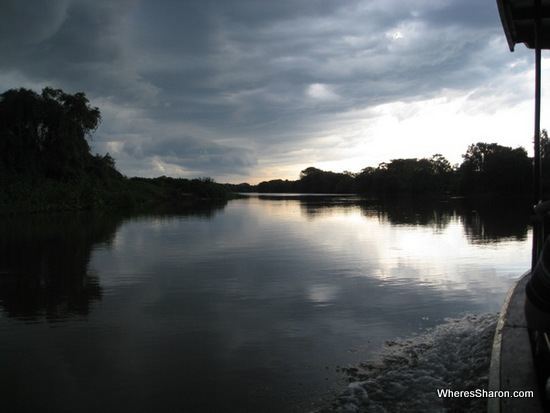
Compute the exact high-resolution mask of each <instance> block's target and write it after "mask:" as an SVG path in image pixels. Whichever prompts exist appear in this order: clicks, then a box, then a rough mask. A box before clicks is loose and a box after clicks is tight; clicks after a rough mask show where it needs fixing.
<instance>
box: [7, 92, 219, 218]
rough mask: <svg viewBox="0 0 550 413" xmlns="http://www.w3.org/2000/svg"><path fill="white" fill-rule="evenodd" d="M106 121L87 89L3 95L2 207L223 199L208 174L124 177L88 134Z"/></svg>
mask: <svg viewBox="0 0 550 413" xmlns="http://www.w3.org/2000/svg"><path fill="white" fill-rule="evenodd" d="M100 121H101V114H100V112H99V109H98V108H96V107H91V106H90V104H89V101H88V99H87V98H86V96H85V95H84V93H76V94H74V95H71V94H67V93H64V92H63V91H61V90H59V89H52V88H45V89H43V90H42V92H41V93H40V94H38V93H36V92H34V91H32V90H28V89H12V90H8V91H6V92H4V93H2V94H1V95H0V188H1V191H0V212H2V211H4V212H5V211H17V210H32V211H39V210H60V209H89V208H97V207H112V208H135V207H138V206H139V207H140V208H142V207H146V206H152V205H159V204H181V203H183V202H189V201H190V200H196V199H205V198H207V199H223V198H226V197H228V195H229V191H228V190H227V189H226V188H225V187H224V186H223V185H220V184H216V183H215V182H213V181H212V180H211V179H193V180H188V179H176V178H168V177H160V178H154V179H146V178H131V179H129V178H126V177H124V176H123V175H122V174H121V173H120V172H118V171H117V169H116V167H115V161H114V159H113V158H112V157H111V156H110V155H109V154H105V155H98V154H96V155H93V154H92V153H91V149H90V145H89V144H88V138H89V137H90V136H91V134H92V133H93V132H94V131H95V130H96V128H97V127H98V125H99V122H100Z"/></svg>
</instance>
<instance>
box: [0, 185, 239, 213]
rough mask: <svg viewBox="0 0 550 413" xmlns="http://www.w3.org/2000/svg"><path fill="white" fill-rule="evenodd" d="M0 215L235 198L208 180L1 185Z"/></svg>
mask: <svg viewBox="0 0 550 413" xmlns="http://www.w3.org/2000/svg"><path fill="white" fill-rule="evenodd" d="M0 186H1V187H2V191H0V214H12V213H18V212H58V211H81V210H96V209H98V210H103V209H108V210H137V211H140V210H146V209H152V208H159V207H162V208H166V207H173V208H177V207H178V206H184V205H188V204H196V203H201V202H219V201H227V200H229V199H232V198H235V197H237V196H238V195H236V194H233V193H232V192H230V191H229V190H228V189H227V188H225V187H224V186H223V185H221V184H218V183H215V182H214V181H212V180H210V179H191V180H190V179H183V178H168V177H159V178H126V177H117V179H108V180H97V179H90V178H88V177H84V178H83V179H81V180H69V181H59V180H53V179H35V180H31V179H25V178H22V179H10V180H4V181H3V182H1V185H0Z"/></svg>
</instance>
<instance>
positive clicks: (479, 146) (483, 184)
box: [228, 131, 550, 196]
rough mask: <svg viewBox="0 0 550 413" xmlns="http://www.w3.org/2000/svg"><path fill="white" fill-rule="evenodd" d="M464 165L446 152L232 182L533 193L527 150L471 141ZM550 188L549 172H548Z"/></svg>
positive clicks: (282, 188)
mask: <svg viewBox="0 0 550 413" xmlns="http://www.w3.org/2000/svg"><path fill="white" fill-rule="evenodd" d="M541 154H542V158H543V161H542V164H543V170H544V171H548V170H549V169H548V168H550V140H549V138H548V134H547V133H546V131H543V133H542V139H541ZM462 157H463V161H462V163H461V164H460V165H454V166H452V165H451V164H450V163H449V161H448V160H447V159H445V157H444V156H442V155H440V154H435V155H433V156H432V157H431V158H422V159H416V158H413V159H393V160H391V161H390V162H384V163H381V164H380V165H378V167H376V168H373V167H367V168H364V169H363V170H362V171H361V172H359V173H351V172H342V173H337V172H330V171H328V172H327V171H322V170H320V169H317V168H314V167H309V168H307V169H305V170H303V171H302V172H300V178H299V179H298V180H296V181H289V180H281V179H276V180H272V181H265V182H261V183H259V184H258V185H249V184H239V185H228V187H229V188H230V189H231V190H233V191H237V192H263V193H268V192H273V193H284V192H288V193H341V194H345V193H359V194H367V195H375V196H381V195H382V196H384V195H403V194H405V195H417V194H419V195H429V194H448V195H465V196H467V195H486V194H493V195H507V196H528V195H529V194H531V191H532V158H529V157H528V155H527V152H526V151H525V149H523V148H521V147H519V148H510V147H507V146H502V145H499V144H496V143H484V142H479V143H476V144H472V145H470V146H469V147H468V148H467V150H466V153H464V155H463V156H462ZM543 185H544V188H545V192H546V193H549V192H550V179H549V175H548V174H546V175H544V176H543Z"/></svg>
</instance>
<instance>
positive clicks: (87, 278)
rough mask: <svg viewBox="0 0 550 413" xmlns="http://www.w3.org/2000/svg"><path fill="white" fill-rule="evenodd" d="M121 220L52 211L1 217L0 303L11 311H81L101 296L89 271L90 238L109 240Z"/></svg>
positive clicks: (94, 241) (26, 313)
mask: <svg viewBox="0 0 550 413" xmlns="http://www.w3.org/2000/svg"><path fill="white" fill-rule="evenodd" d="M120 222H121V220H120V219H118V218H116V217H114V216H112V215H97V214H89V213H88V214H69V215H67V214H56V215H53V214H52V215H48V216H47V217H44V216H42V215H28V216H24V217H21V216H14V217H9V218H7V219H2V220H0V233H2V237H0V274H1V275H0V305H1V306H2V307H3V308H4V310H5V311H6V313H7V314H8V315H9V316H11V317H25V318H36V317H42V316H44V317H46V318H48V319H56V318H60V317H64V316H67V315H71V314H79V315H84V314H87V313H88V312H89V307H90V304H91V303H92V302H93V301H96V300H99V299H100V298H101V287H100V285H99V282H98V279H97V275H96V274H93V273H90V272H88V262H89V259H90V250H91V249H92V246H93V245H94V244H98V243H104V244H107V245H108V244H109V243H110V242H111V240H112V238H113V236H114V234H115V232H116V230H117V228H118V226H119V224H120Z"/></svg>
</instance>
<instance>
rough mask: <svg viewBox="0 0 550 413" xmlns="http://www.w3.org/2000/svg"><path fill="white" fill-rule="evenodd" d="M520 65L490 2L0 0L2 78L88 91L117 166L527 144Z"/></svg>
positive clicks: (100, 145)
mask: <svg viewBox="0 0 550 413" xmlns="http://www.w3.org/2000/svg"><path fill="white" fill-rule="evenodd" d="M543 58H544V55H543ZM543 60H544V61H543V84H548V85H549V86H550V79H549V78H550V64H549V62H550V61H546V60H545V59H543ZM532 66H533V52H532V51H529V50H527V49H526V48H525V47H524V46H523V45H520V46H517V47H516V51H515V52H514V53H510V51H509V49H508V47H507V45H506V41H505V38H504V34H503V31H502V28H501V25H500V21H499V17H498V11H497V7H496V1H494V0H407V1H402V0H365V1H360V0H345V1H344V0H331V1H329V0H277V1H275V0H273V1H272V0H218V1H213V0H212V1H209V0H200V1H194V0H179V1H176V0H174V1H170V0H156V1H153V0H142V1H137V0H118V1H117V0H104V1H98V0H48V1H45V0H25V1H21V0H0V89H1V91H3V90H7V89H10V88H16V87H29V88H33V89H36V90H38V89H40V88H42V87H44V86H54V87H59V88H62V89H63V90H65V91H66V92H71V93H73V92H77V91H83V92H85V93H86V94H87V96H88V97H89V98H90V100H91V102H92V104H93V105H94V106H98V107H99V108H100V110H101V113H102V116H103V120H102V123H101V126H100V128H99V129H98V130H97V132H96V133H95V134H94V137H93V142H92V146H93V150H94V152H98V153H105V152H107V151H108V152H109V153H110V154H111V155H113V157H114V158H115V159H116V161H117V166H118V168H119V169H120V170H121V172H123V173H124V174H126V175H128V176H134V175H140V176H158V175H171V176H183V177H199V176H210V177H213V178H215V179H216V180H217V181H220V182H235V183H236V182H243V181H248V182H251V183H256V182H258V181H261V180H265V179H274V178H289V179H296V178H297V177H298V174H299V172H300V170H302V169H304V168H306V167H308V166H316V167H319V168H321V169H327V170H328V169H330V170H334V171H344V170H349V171H354V172H356V171H359V170H361V169H362V168H364V167H366V166H376V165H378V163H380V162H383V161H388V160H391V159H395V158H406V157H429V156H431V155H433V154H435V153H442V154H443V155H444V156H446V157H447V158H448V159H449V160H450V161H451V162H452V163H458V162H460V161H461V154H463V153H464V152H465V150H466V148H467V146H468V145H469V144H470V143H474V142H478V141H485V142H498V143H500V144H502V145H507V146H514V147H515V146H520V145H521V146H524V147H526V149H528V150H529V151H530V152H531V148H530V144H531V141H532V135H533V71H532ZM545 78H546V79H549V80H548V81H546V82H545ZM547 89H548V90H547ZM549 93H550V88H546V87H545V88H544V89H543V113H542V119H543V122H542V124H543V127H544V126H545V125H546V124H545V122H544V119H545V112H546V109H547V105H546V104H545V103H546V101H545V100H544V97H545V96H550V95H549ZM549 109H550V108H549Z"/></svg>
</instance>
